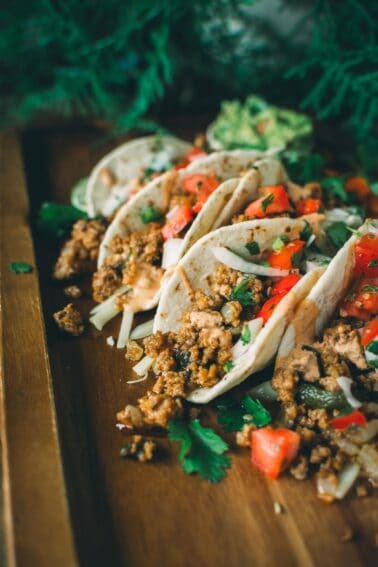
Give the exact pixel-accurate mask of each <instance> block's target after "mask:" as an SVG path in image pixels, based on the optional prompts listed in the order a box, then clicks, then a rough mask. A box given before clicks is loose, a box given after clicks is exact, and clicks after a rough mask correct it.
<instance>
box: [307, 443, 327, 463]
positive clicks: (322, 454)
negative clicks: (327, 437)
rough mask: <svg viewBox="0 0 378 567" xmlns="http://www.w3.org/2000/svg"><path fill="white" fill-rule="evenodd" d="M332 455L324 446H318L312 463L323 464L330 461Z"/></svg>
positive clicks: (311, 460)
mask: <svg viewBox="0 0 378 567" xmlns="http://www.w3.org/2000/svg"><path fill="white" fill-rule="evenodd" d="M330 455H331V449H330V448H329V447H326V446H324V445H317V446H315V447H314V448H313V449H312V451H311V455H310V463H312V464H319V463H323V462H324V461H325V460H326V459H328V458H329V457H330Z"/></svg>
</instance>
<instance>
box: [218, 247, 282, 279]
mask: <svg viewBox="0 0 378 567" xmlns="http://www.w3.org/2000/svg"><path fill="white" fill-rule="evenodd" d="M212 253H213V255H214V256H215V258H216V259H217V260H219V262H222V264H224V265H225V266H228V267H229V268H232V269H233V270H238V271H239V272H243V273H245V274H255V275H256V276H268V277H272V278H274V277H283V276H287V275H288V274H289V270H279V269H278V268H270V267H268V266H260V265H259V264H254V263H253V262H247V260H244V258H241V256H238V255H237V254H235V253H234V252H231V250H228V248H225V247H224V246H215V247H214V248H212Z"/></svg>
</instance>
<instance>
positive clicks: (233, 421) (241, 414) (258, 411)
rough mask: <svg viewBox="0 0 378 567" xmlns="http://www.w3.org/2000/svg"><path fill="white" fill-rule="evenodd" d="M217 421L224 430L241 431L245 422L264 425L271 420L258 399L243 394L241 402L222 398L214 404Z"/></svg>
mask: <svg viewBox="0 0 378 567" xmlns="http://www.w3.org/2000/svg"><path fill="white" fill-rule="evenodd" d="M216 408H217V410H218V418H217V419H218V423H220V424H221V425H222V427H223V429H224V430H225V431H241V430H242V429H243V427H244V425H246V424H252V423H253V424H254V425H256V426H257V427H264V426H265V425H267V424H268V423H270V422H271V421H272V417H271V415H270V413H269V411H268V410H267V409H266V408H265V407H264V406H263V405H262V403H261V402H260V401H259V400H254V399H253V398H251V396H245V397H244V398H243V399H242V401H241V402H236V401H231V400H227V399H223V400H220V401H218V403H217V404H216Z"/></svg>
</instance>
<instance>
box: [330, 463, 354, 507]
mask: <svg viewBox="0 0 378 567" xmlns="http://www.w3.org/2000/svg"><path fill="white" fill-rule="evenodd" d="M359 472H360V466H359V465H358V464H357V463H348V464H347V465H346V466H345V467H344V468H343V470H342V471H341V472H340V474H339V475H338V477H337V479H338V483H337V487H336V491H335V496H336V498H337V499H338V500H342V499H343V498H344V496H345V495H346V494H347V493H348V492H349V490H350V489H351V488H352V486H353V484H354V483H355V481H356V479H357V477H358V475H359Z"/></svg>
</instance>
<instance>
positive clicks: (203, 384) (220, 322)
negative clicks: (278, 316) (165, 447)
mask: <svg viewBox="0 0 378 567" xmlns="http://www.w3.org/2000/svg"><path fill="white" fill-rule="evenodd" d="M244 280H245V275H243V274H242V273H241V272H238V271H235V270H232V269H231V268H228V267H226V266H223V265H221V266H219V267H218V269H217V271H216V272H215V274H214V276H212V277H211V278H210V279H209V281H208V285H209V288H210V289H209V291H208V292H207V293H205V292H204V291H203V290H201V289H197V290H194V293H193V299H192V305H191V308H190V309H189V310H187V311H186V312H185V313H183V315H182V326H181V328H180V329H179V330H178V331H177V332H169V333H162V332H157V333H155V334H153V335H151V336H149V337H147V338H146V339H144V341H143V344H144V350H145V354H146V355H147V356H150V357H151V358H153V359H154V373H155V376H156V381H155V383H154V385H153V387H152V388H151V390H150V391H149V392H147V394H146V395H145V396H143V397H142V398H141V399H140V400H139V402H138V409H139V411H141V413H142V416H143V420H144V422H145V423H146V424H148V425H159V426H161V427H166V426H167V423H168V420H169V419H170V418H171V417H173V416H177V415H180V414H181V412H182V403H181V400H182V399H185V398H186V397H187V396H188V394H189V393H190V392H192V391H193V390H195V389H197V388H210V387H212V386H214V385H215V384H217V383H218V382H219V381H220V380H221V379H222V378H223V376H224V375H225V374H226V373H227V372H228V371H229V370H230V367H229V366H227V365H228V364H230V362H231V360H232V347H233V345H234V344H235V342H236V341H237V340H238V337H239V335H240V332H241V329H242V325H243V323H244V322H246V321H249V320H251V319H253V317H254V315H255V314H256V312H257V311H258V310H259V309H260V307H261V305H262V304H263V303H264V301H265V300H266V298H267V294H268V290H269V288H270V281H269V280H267V279H265V281H263V280H262V279H259V278H257V277H255V276H250V277H248V285H247V287H246V288H245V289H246V290H248V291H249V292H251V296H252V298H253V300H252V301H251V302H250V303H248V305H242V304H241V303H240V302H239V301H237V300H235V299H233V298H232V293H233V290H234V289H235V287H236V286H237V285H238V284H240V283H241V282H243V281H244ZM122 423H124V424H126V423H125V421H124V420H123V421H122ZM129 426H130V425H129Z"/></svg>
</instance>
